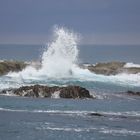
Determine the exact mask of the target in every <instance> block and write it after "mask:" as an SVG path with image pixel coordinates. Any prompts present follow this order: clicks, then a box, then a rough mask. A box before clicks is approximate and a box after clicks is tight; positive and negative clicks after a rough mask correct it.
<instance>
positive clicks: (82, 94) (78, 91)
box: [60, 86, 92, 98]
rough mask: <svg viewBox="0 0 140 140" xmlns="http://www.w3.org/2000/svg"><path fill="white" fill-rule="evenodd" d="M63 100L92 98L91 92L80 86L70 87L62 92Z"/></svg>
mask: <svg viewBox="0 0 140 140" xmlns="http://www.w3.org/2000/svg"><path fill="white" fill-rule="evenodd" d="M60 97H61V98H92V96H91V95H90V94H89V91H88V90H87V89H85V88H82V87H80V86H68V87H64V88H62V89H61V90H60Z"/></svg>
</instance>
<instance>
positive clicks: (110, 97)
mask: <svg viewBox="0 0 140 140" xmlns="http://www.w3.org/2000/svg"><path fill="white" fill-rule="evenodd" d="M55 33H56V38H55V40H54V41H53V42H52V43H51V44H50V45H49V47H48V48H47V49H46V47H45V46H43V45H10V44H9V45H0V59H2V60H7V59H8V60H24V61H31V60H32V61H33V60H34V61H36V60H41V61H42V67H41V68H40V69H39V70H36V69H35V68H33V67H27V68H26V69H24V70H23V71H21V72H11V73H8V74H7V75H3V76H1V77H0V90H3V89H9V88H18V87H21V86H24V85H28V86H29V85H35V84H41V85H48V86H67V85H79V86H82V87H85V88H86V89H88V90H89V91H90V94H91V95H95V96H96V99H62V98H59V96H55V97H53V98H27V97H19V96H15V95H13V94H12V93H11V94H6V95H2V94H1V95H0V140H25V139H26V140H46V139H47V140H55V139H61V140H87V139H88V140H132V139H133V140H139V139H140V109H139V106H140V102H139V100H140V97H139V96H129V95H127V94H126V92H127V91H128V90H132V91H140V75H139V74H126V73H125V74H118V75H115V76H105V75H98V74H95V73H91V72H90V71H88V70H87V69H81V68H80V67H79V66H78V65H77V64H79V63H91V64H95V63H98V62H108V61H123V62H133V63H136V64H138V65H137V66H139V62H140V61H139V60H140V57H139V52H140V46H137V45H134V46H132V45H131V46H130V45H123V46H121V45H120V46H111V45H108V46H107V45H77V38H76V36H75V34H74V33H71V32H69V31H68V30H65V29H63V28H62V29H61V28H60V29H58V30H57V31H56V32H55ZM131 65H132V63H131Z"/></svg>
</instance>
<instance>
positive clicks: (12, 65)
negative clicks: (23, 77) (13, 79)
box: [0, 61, 27, 75]
mask: <svg viewBox="0 0 140 140" xmlns="http://www.w3.org/2000/svg"><path fill="white" fill-rule="evenodd" d="M26 66H27V64H26V63H24V62H19V61H1V62H0V75H4V74H7V73H8V72H10V71H15V72H18V71H21V70H22V69H24V68H25V67H26Z"/></svg>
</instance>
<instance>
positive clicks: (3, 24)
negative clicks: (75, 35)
mask: <svg viewBox="0 0 140 140" xmlns="http://www.w3.org/2000/svg"><path fill="white" fill-rule="evenodd" d="M54 25H60V26H65V27H68V28H70V29H73V30H75V31H76V32H79V33H81V35H82V36H83V41H82V42H83V43H85V44H140V0H0V43H26V44H28V43H31V44H36V43H41V44H43V43H45V42H46V41H47V39H48V36H49V34H50V32H51V29H52V27H53V26H54Z"/></svg>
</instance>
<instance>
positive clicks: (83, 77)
mask: <svg viewBox="0 0 140 140" xmlns="http://www.w3.org/2000/svg"><path fill="white" fill-rule="evenodd" d="M78 40H79V39H78V36H77V34H76V33H74V32H72V31H69V30H67V29H65V28H55V30H54V38H53V41H52V42H50V43H48V47H47V49H46V50H45V51H44V53H43V55H42V66H41V68H40V69H39V70H37V69H35V68H34V67H31V66H29V67H27V68H26V69H24V70H23V71H21V72H18V73H15V72H12V73H9V74H8V75H7V76H8V77H10V78H12V79H13V80H12V79H10V81H5V83H7V84H9V87H11V84H10V82H11V81H12V82H15V81H16V82H15V85H16V87H18V86H19V85H24V83H25V82H26V83H30V84H34V82H35V81H39V83H41V82H42V81H45V83H46V84H47V83H48V81H49V80H52V79H54V81H55V80H59V81H64V80H68V81H73V80H74V81H76V80H77V81H82V82H86V81H91V82H96V81H98V82H105V83H109V84H110V83H111V84H112V83H113V84H116V85H123V86H138V87H139V86H140V74H119V75H115V76H104V75H97V74H94V73H91V72H90V71H89V70H87V69H81V68H80V67H78V65H77V64H78V52H79V51H78V48H77V45H78ZM2 80H3V79H2ZM8 80H9V79H8ZM3 81H4V80H3ZM5 83H3V82H1V79H0V85H1V86H4V85H5ZM13 87H15V86H13Z"/></svg>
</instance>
